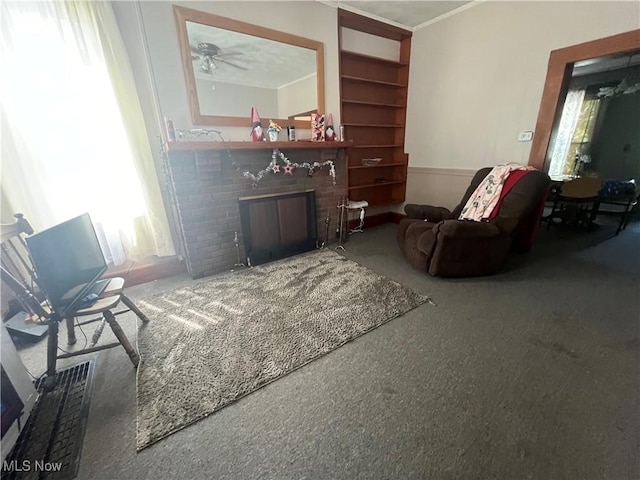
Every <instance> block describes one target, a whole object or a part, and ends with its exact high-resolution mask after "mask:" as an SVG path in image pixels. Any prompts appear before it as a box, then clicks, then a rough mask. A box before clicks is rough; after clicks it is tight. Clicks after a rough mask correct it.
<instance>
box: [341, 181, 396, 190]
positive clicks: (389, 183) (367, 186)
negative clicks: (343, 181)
mask: <svg viewBox="0 0 640 480" xmlns="http://www.w3.org/2000/svg"><path fill="white" fill-rule="evenodd" d="M400 183H405V180H390V181H388V182H382V183H370V184H368V185H353V186H350V187H348V188H347V190H360V189H361V188H379V187H386V186H387V185H398V184H400Z"/></svg>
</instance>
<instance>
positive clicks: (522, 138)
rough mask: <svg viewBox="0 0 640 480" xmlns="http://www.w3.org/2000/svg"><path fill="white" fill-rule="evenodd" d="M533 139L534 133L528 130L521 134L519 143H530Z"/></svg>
mask: <svg viewBox="0 0 640 480" xmlns="http://www.w3.org/2000/svg"><path fill="white" fill-rule="evenodd" d="M532 138H533V132H532V131H531V130H527V131H526V132H520V135H518V141H519V142H530V141H531V139H532Z"/></svg>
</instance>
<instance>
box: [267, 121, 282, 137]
mask: <svg viewBox="0 0 640 480" xmlns="http://www.w3.org/2000/svg"><path fill="white" fill-rule="evenodd" d="M280 130H282V127H281V126H280V125H278V124H277V123H276V122H274V121H273V120H269V128H267V133H268V134H269V141H270V142H277V141H278V133H279V132H280Z"/></svg>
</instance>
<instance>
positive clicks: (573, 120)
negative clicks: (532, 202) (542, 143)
mask: <svg viewBox="0 0 640 480" xmlns="http://www.w3.org/2000/svg"><path fill="white" fill-rule="evenodd" d="M584 94H585V90H584V89H581V90H569V92H568V93H567V98H566V100H565V101H564V108H563V109H562V116H561V117H560V125H559V127H558V134H557V135H556V138H555V141H554V144H553V149H552V150H551V161H550V163H549V172H548V173H549V176H551V177H553V176H561V175H562V174H563V170H564V164H565V161H566V159H567V154H568V152H569V147H570V146H571V140H572V139H573V132H575V130H576V125H577V124H578V119H579V118H580V111H581V110H582V102H583V101H584Z"/></svg>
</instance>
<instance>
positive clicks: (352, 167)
mask: <svg viewBox="0 0 640 480" xmlns="http://www.w3.org/2000/svg"><path fill="white" fill-rule="evenodd" d="M402 165H406V163H379V164H377V165H354V166H351V167H347V168H348V169H349V170H355V169H357V168H382V167H400V166H402Z"/></svg>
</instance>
